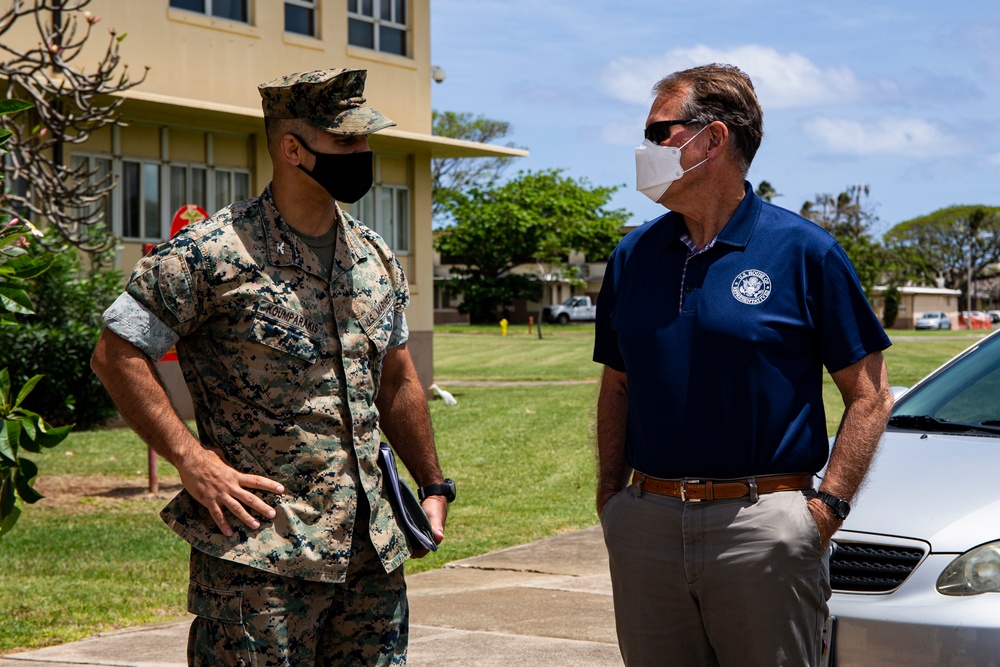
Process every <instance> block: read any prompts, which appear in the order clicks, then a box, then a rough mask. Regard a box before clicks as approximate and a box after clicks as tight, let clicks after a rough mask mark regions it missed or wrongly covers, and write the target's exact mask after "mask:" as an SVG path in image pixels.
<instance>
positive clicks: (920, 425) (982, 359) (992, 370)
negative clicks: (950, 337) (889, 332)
mask: <svg viewBox="0 0 1000 667" xmlns="http://www.w3.org/2000/svg"><path fill="white" fill-rule="evenodd" d="M889 425H890V426H893V427H895V428H903V429H912V430H921V431H931V430H933V431H942V432H955V433H961V432H969V431H977V432H982V433H990V434H996V435H1000V336H990V337H989V338H986V339H984V340H983V341H982V342H980V343H979V344H977V345H976V346H975V347H974V348H973V349H972V350H971V351H969V352H968V353H967V354H964V355H963V356H962V357H961V358H959V359H957V360H956V361H954V362H952V363H950V364H949V365H948V366H947V367H945V368H944V369H943V370H941V371H940V372H938V373H937V374H935V375H934V376H933V377H931V378H929V379H928V380H927V381H926V382H924V383H923V384H921V385H920V386H918V387H915V388H914V389H913V390H912V391H910V392H908V393H907V394H905V395H904V396H903V397H902V398H901V399H900V400H899V402H898V403H897V404H896V407H895V408H893V411H892V418H891V419H890V420H889Z"/></svg>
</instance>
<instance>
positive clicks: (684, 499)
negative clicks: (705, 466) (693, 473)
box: [681, 478, 705, 503]
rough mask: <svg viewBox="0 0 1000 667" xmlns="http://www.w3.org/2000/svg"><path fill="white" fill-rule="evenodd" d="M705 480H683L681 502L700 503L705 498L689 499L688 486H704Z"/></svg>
mask: <svg viewBox="0 0 1000 667" xmlns="http://www.w3.org/2000/svg"><path fill="white" fill-rule="evenodd" d="M704 483H705V480H703V479H687V478H685V479H682V480H681V502H683V503H700V502H701V501H703V500H704V498H688V497H687V485H688V484H704Z"/></svg>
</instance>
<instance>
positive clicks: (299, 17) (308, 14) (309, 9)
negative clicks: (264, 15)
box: [285, 0, 316, 37]
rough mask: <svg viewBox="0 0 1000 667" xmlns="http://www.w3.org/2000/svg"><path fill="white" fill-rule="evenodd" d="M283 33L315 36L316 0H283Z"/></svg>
mask: <svg viewBox="0 0 1000 667" xmlns="http://www.w3.org/2000/svg"><path fill="white" fill-rule="evenodd" d="M285 32H294V33H297V34H299V35H308V36H309V37H315V36H316V0H285Z"/></svg>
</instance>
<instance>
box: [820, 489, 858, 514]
mask: <svg viewBox="0 0 1000 667" xmlns="http://www.w3.org/2000/svg"><path fill="white" fill-rule="evenodd" d="M816 497H817V498H819V499H820V500H822V501H823V502H824V503H826V504H827V505H829V507H830V509H832V510H833V513H834V514H836V515H837V518H838V519H840V520H841V521H843V520H844V519H846V518H847V515H848V514H850V513H851V503H849V502H847V501H846V500H844V499H843V498H838V497H837V496H835V495H833V494H832V493H827V492H826V491H819V492H817V493H816Z"/></svg>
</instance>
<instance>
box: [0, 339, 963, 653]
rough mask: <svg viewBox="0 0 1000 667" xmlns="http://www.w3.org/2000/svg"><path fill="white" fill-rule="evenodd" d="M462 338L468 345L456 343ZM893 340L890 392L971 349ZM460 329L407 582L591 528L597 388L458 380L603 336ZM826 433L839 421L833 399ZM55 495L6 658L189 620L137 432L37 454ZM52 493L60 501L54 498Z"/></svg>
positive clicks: (548, 365)
mask: <svg viewBox="0 0 1000 667" xmlns="http://www.w3.org/2000/svg"><path fill="white" fill-rule="evenodd" d="M456 330H457V331H459V332H461V333H456ZM937 333H938V332H930V333H929V334H919V335H916V334H913V333H912V332H908V333H905V334H904V333H902V332H899V333H896V334H894V338H895V340H896V343H895V345H894V346H893V347H892V348H890V349H889V350H888V351H887V353H886V358H887V360H888V365H889V375H890V381H891V382H892V383H893V384H903V385H910V384H912V383H913V382H914V381H916V380H917V379H918V378H920V377H921V376H923V375H925V374H926V373H927V372H929V371H930V370H932V369H933V368H935V367H936V366H938V365H939V364H940V363H942V362H944V361H946V360H947V359H949V358H951V357H952V356H954V355H955V354H956V353H958V352H959V351H961V350H962V349H964V348H965V347H967V346H968V345H969V344H971V343H972V342H974V340H975V338H973V337H970V335H969V334H963V333H961V332H953V333H952V335H950V336H947V335H945V336H942V335H934V334H937ZM543 336H544V337H543V338H542V339H541V340H539V339H538V337H537V330H535V331H533V332H532V334H530V335H529V334H528V333H527V327H526V326H525V327H511V329H510V330H509V331H508V336H505V337H502V336H500V335H499V327H470V328H465V329H462V328H458V327H449V328H447V329H446V330H445V331H442V332H441V335H439V336H435V342H434V350H435V371H436V380H437V381H438V382H439V383H440V384H441V385H442V386H444V387H445V388H446V389H448V390H449V391H451V392H452V393H453V394H454V395H455V397H456V398H457V399H458V403H459V404H458V406H457V407H450V406H447V405H445V404H444V403H443V402H442V401H433V402H432V403H431V415H432V418H433V422H434V428H435V432H436V437H437V443H438V450H439V453H440V457H441V461H442V464H443V467H444V469H445V470H446V471H447V473H448V474H449V475H450V476H451V477H453V478H455V479H456V481H457V482H458V488H459V491H458V493H459V497H458V501H457V502H456V503H455V504H454V505H453V506H452V508H451V513H450V517H449V523H448V529H447V541H446V542H445V544H444V545H442V548H441V549H440V550H439V551H438V552H437V553H436V554H432V555H430V556H428V557H427V558H425V559H423V560H421V561H412V562H410V563H409V564H408V565H407V570H408V571H410V572H413V571H418V570H422V569H427V568H432V567H437V566H440V565H441V564H443V563H445V562H448V561H450V560H455V559H459V558H465V557H468V556H473V555H477V554H481V553H486V552H489V551H493V550H496V549H500V548H504V547H508V546H513V545H515V544H521V543H524V542H527V541H531V540H535V539H539V538H543V537H547V536H550V535H554V534H558V533H561V532H565V531H569V530H574V529H577V528H581V527H585V526H589V525H593V524H594V523H595V522H596V520H597V518H596V516H595V513H594V510H593V499H592V498H593V479H594V454H593V445H592V435H591V434H592V431H593V419H594V403H595V400H596V392H597V384H596V382H584V383H581V384H568V385H536V386H518V387H511V386H467V385H461V384H458V385H451V386H449V385H448V381H449V380H450V381H452V382H456V381H460V380H461V381H477V380H482V381H501V380H505V381H522V380H563V379H568V380H588V379H591V378H596V377H597V376H598V375H599V371H600V369H599V367H598V366H597V365H595V364H594V363H593V362H591V361H590V354H591V345H592V339H593V326H592V325H569V326H566V327H558V326H552V325H546V326H545V327H544V328H543ZM826 396H827V399H828V401H827V405H828V408H827V409H828V413H829V414H830V419H829V422H830V430H831V432H832V431H833V430H834V429H835V428H836V421H837V419H839V414H840V409H839V408H838V407H837V405H838V403H839V399H838V398H837V396H836V389H835V388H834V387H833V384H832V382H830V381H829V380H827V387H826ZM34 458H35V460H36V461H37V462H38V463H39V468H40V469H41V475H42V478H43V479H42V480H41V481H40V482H39V487H40V488H41V489H42V491H43V492H44V493H47V494H50V497H49V498H47V499H46V500H43V501H41V502H40V503H39V504H38V505H36V506H33V507H28V508H27V509H26V510H25V512H24V514H23V515H22V517H21V520H20V522H19V523H18V525H17V527H16V528H15V529H14V531H13V532H12V533H11V534H10V535H9V536H8V537H6V538H4V539H3V540H2V541H0V581H2V582H3V589H2V590H3V593H2V595H0V654H4V653H9V652H12V651H14V650H15V649H19V648H22V649H23V648H31V647H39V646H44V645H48V644H54V643H62V642H66V641H71V640H74V639H79V638H81V637H84V636H88V635H90V634H93V633H94V632H99V631H104V630H109V629H113V628H117V627H124V626H130V625H137V624H143V623H149V622H153V621H162V620H167V619H171V618H180V617H182V616H183V615H184V600H185V591H186V581H187V547H186V545H185V544H184V543H183V542H182V541H181V540H180V539H178V538H176V537H175V536H174V535H173V533H172V532H171V531H169V530H168V529H167V528H166V527H165V526H164V525H163V524H162V523H161V522H160V520H159V518H158V516H157V511H158V509H159V508H160V507H162V506H163V505H164V504H165V502H166V498H167V497H168V496H169V494H170V493H173V492H174V491H175V490H176V484H177V480H176V472H175V471H173V469H172V468H171V467H170V466H169V465H168V464H166V463H165V462H164V461H162V460H161V461H160V474H161V477H162V478H163V484H164V491H165V492H167V493H164V494H162V496H163V497H161V498H150V497H149V496H148V495H146V494H145V493H144V491H145V485H146V478H145V470H146V449H145V446H144V445H143V444H142V443H141V442H140V441H139V440H138V438H136V436H135V435H134V434H133V433H132V432H131V431H129V430H127V429H118V430H106V431H92V432H86V433H74V434H72V435H71V436H70V438H69V439H68V440H67V441H66V442H65V443H63V444H62V445H60V447H58V448H56V449H54V450H51V451H48V452H46V453H45V454H43V455H41V456H36V457H34ZM50 488H51V489H52V491H50V490H49V489H50Z"/></svg>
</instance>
